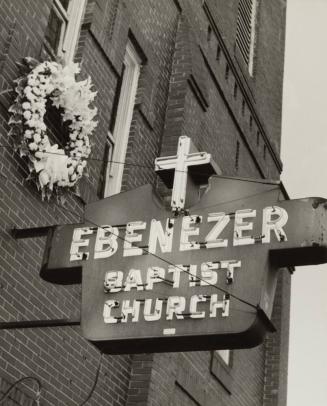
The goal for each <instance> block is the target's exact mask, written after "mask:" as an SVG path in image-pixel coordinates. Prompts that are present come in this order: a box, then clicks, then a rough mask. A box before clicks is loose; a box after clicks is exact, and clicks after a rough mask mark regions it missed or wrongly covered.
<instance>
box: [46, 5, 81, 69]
mask: <svg viewBox="0 0 327 406" xmlns="http://www.w3.org/2000/svg"><path fill="white" fill-rule="evenodd" d="M85 5H86V0H70V2H69V5H68V9H67V10H65V9H64V8H63V6H62V4H61V3H60V1H59V0H53V5H52V9H53V11H54V12H55V13H56V14H57V16H58V17H59V18H60V19H61V21H62V26H61V32H60V39H59V44H58V50H57V55H58V56H60V57H62V58H63V59H64V61H65V62H67V63H68V62H71V61H72V60H73V59H74V55H75V50H76V45H77V41H78V37H79V33H80V28H81V22H82V18H83V14H84V9H85Z"/></svg>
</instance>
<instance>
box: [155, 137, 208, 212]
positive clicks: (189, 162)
mask: <svg viewBox="0 0 327 406" xmlns="http://www.w3.org/2000/svg"><path fill="white" fill-rule="evenodd" d="M190 148H191V139H190V138H189V137H186V136H185V135H183V136H181V137H179V140H178V148H177V155H174V156H167V157H160V158H157V159H156V160H155V170H156V171H162V170H171V169H175V173H174V185H173V193H172V197H171V207H172V210H173V211H177V212H179V211H181V210H183V209H184V205H185V197H186V187H187V178H188V167H189V166H196V165H203V164H208V163H210V162H211V155H210V154H208V153H206V152H195V153H190Z"/></svg>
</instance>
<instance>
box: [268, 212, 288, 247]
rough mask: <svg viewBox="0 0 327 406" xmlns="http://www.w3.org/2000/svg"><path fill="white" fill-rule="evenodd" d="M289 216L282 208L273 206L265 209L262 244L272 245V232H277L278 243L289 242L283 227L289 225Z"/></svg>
mask: <svg viewBox="0 0 327 406" xmlns="http://www.w3.org/2000/svg"><path fill="white" fill-rule="evenodd" d="M287 220H288V214H287V211H286V210H285V209H283V208H282V207H277V206H272V207H266V208H264V209H263V218H262V235H263V238H262V243H270V232H271V230H274V231H275V235H276V237H277V240H278V241H287V236H286V234H285V231H284V230H283V227H284V226H285V224H286V223H287Z"/></svg>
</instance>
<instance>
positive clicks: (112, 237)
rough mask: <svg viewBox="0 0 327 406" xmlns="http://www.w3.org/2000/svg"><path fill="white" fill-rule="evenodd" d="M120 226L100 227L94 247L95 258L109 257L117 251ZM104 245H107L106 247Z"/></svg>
mask: <svg viewBox="0 0 327 406" xmlns="http://www.w3.org/2000/svg"><path fill="white" fill-rule="evenodd" d="M118 233H119V232H118V228H116V227H111V226H102V227H99V228H98V231H97V237H96V240H95V247H94V258H95V259H98V258H108V257H111V256H112V255H114V254H115V253H116V252H117V248H118V243H117V237H118ZM104 246H107V247H106V248H104Z"/></svg>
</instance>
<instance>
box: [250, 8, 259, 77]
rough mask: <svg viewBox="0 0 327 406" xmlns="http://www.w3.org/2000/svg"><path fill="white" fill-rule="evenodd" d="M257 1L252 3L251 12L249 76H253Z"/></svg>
mask: <svg viewBox="0 0 327 406" xmlns="http://www.w3.org/2000/svg"><path fill="white" fill-rule="evenodd" d="M257 9H258V0H253V2H252V10H251V11H252V12H251V39H250V55H249V74H250V76H253V68H254V51H255V41H256V20H257Z"/></svg>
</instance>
